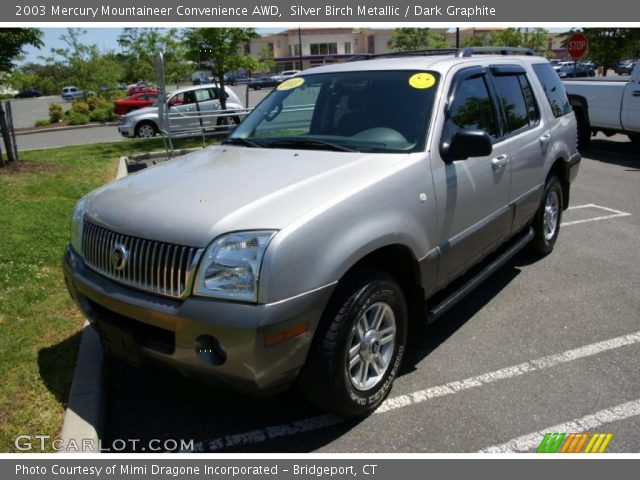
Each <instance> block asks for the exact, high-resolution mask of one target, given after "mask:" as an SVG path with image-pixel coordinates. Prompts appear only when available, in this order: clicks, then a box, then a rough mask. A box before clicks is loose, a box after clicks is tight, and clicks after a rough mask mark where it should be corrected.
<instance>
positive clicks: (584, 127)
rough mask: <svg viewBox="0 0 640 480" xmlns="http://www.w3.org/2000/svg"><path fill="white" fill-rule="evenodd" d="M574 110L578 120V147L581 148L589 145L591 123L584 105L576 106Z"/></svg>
mask: <svg viewBox="0 0 640 480" xmlns="http://www.w3.org/2000/svg"><path fill="white" fill-rule="evenodd" d="M574 110H575V114H576V121H577V122H578V148H579V149H581V148H584V147H586V146H587V145H589V142H590V141H591V124H590V123H589V117H587V113H586V112H585V111H584V109H583V108H582V107H576V108H575V109H574Z"/></svg>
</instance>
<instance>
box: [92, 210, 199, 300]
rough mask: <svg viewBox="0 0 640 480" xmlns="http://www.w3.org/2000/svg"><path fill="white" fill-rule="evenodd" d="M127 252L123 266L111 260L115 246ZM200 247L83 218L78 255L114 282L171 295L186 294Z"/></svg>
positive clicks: (175, 296) (179, 295) (193, 273)
mask: <svg viewBox="0 0 640 480" xmlns="http://www.w3.org/2000/svg"><path fill="white" fill-rule="evenodd" d="M118 246H121V247H123V249H124V250H125V251H126V252H127V259H126V262H125V265H124V268H122V269H121V270H118V269H117V268H116V265H115V262H114V261H113V254H114V251H115V249H116V248H117V247H118ZM201 253H202V249H198V248H194V247H185V246H182V245H175V244H171V243H163V242H156V241H153V240H146V239H144V238H138V237H132V236H129V235H122V234H119V233H116V232H113V231H111V230H108V229H106V228H103V227H99V226H98V225H95V224H93V223H91V222H87V221H86V220H85V221H84V225H83V229H82V256H83V258H84V261H85V263H86V264H87V265H88V266H89V267H90V268H92V269H93V270H95V271H96V272H98V273H100V274H102V275H104V276H105V277H107V278H110V279H111V280H115V281H116V282H119V283H122V284H125V285H129V286H132V287H134V288H138V289H140V290H146V291H148V292H152V293H156V294H159V295H164V296H167V297H172V298H183V297H185V296H186V295H187V293H188V290H189V288H190V287H191V282H192V281H193V276H194V275H195V269H196V266H197V262H198V260H199V257H200V254H201Z"/></svg>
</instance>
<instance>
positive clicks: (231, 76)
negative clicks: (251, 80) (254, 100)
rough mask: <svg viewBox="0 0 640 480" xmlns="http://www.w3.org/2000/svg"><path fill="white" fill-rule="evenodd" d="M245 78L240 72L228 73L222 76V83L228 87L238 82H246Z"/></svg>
mask: <svg viewBox="0 0 640 480" xmlns="http://www.w3.org/2000/svg"><path fill="white" fill-rule="evenodd" d="M246 80H247V76H246V74H244V73H242V72H228V73H225V74H224V81H225V83H228V84H229V85H236V84H238V83H240V82H246Z"/></svg>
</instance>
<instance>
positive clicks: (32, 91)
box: [14, 88, 42, 98]
mask: <svg viewBox="0 0 640 480" xmlns="http://www.w3.org/2000/svg"><path fill="white" fill-rule="evenodd" d="M41 96H42V92H41V91H40V90H38V89H36V88H24V89H22V90H20V91H19V92H18V93H16V94H15V95H14V98H36V97H41Z"/></svg>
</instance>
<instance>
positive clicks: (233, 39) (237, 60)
mask: <svg viewBox="0 0 640 480" xmlns="http://www.w3.org/2000/svg"><path fill="white" fill-rule="evenodd" d="M257 37H258V34H257V33H256V32H255V30H254V29H253V28H193V29H189V30H187V31H186V32H185V43H186V45H187V48H188V57H189V58H190V59H191V60H192V61H193V60H197V59H198V58H200V59H202V60H203V61H204V62H205V63H208V64H209V65H211V69H212V71H213V73H214V76H215V78H216V80H217V83H218V85H219V87H220V89H221V90H224V74H225V73H226V72H228V71H230V70H237V69H239V68H245V69H247V70H248V69H249V68H251V67H252V66H255V59H253V58H252V57H251V55H248V54H246V53H244V52H243V51H242V50H241V48H242V46H243V45H245V44H247V43H248V42H250V41H251V39H253V38H257ZM220 104H221V107H222V109H223V110H224V109H226V108H227V104H226V99H225V98H224V95H221V96H220Z"/></svg>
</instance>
